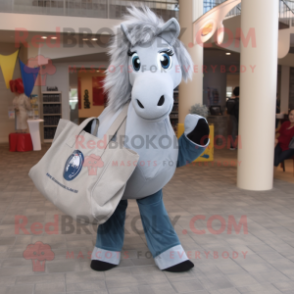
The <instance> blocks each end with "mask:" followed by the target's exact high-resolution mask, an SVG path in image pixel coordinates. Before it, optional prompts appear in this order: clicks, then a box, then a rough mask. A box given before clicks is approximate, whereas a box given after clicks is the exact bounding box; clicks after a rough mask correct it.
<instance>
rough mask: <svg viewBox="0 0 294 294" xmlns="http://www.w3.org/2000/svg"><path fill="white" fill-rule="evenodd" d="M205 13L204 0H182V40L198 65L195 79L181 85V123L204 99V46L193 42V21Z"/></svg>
mask: <svg viewBox="0 0 294 294" xmlns="http://www.w3.org/2000/svg"><path fill="white" fill-rule="evenodd" d="M202 14H203V1H200V0H180V14H179V16H180V25H181V29H182V30H183V29H185V32H184V33H183V34H182V36H181V41H182V42H183V43H184V45H185V46H186V48H187V49H188V52H189V53H190V55H191V57H192V60H193V62H194V64H195V65H197V68H198V70H197V68H196V71H198V72H196V73H194V75H193V80H192V81H189V82H188V83H187V84H186V83H184V82H182V83H181V85H180V87H179V123H180V124H182V123H184V121H185V117H186V115H187V114H188V113H189V109H190V107H191V106H192V105H193V104H196V103H200V104H202V100H203V73H202V66H203V47H201V46H200V45H198V44H197V45H194V46H192V47H190V46H189V45H191V44H193V22H194V21H195V20H196V19H197V18H199V17H200V16H201V15H202Z"/></svg>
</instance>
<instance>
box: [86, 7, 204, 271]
mask: <svg viewBox="0 0 294 294" xmlns="http://www.w3.org/2000/svg"><path fill="white" fill-rule="evenodd" d="M128 11H129V15H128V16H127V17H126V20H125V22H123V23H122V24H121V26H120V27H119V28H118V33H117V34H116V35H115V36H114V38H113V41H112V44H111V47H110V60H111V62H110V64H111V67H112V68H111V70H108V71H107V73H106V79H105V84H104V88H105V90H106V91H107V92H108V106H107V107H106V108H105V110H104V112H103V113H102V114H101V115H100V116H99V121H100V125H99V129H98V133H94V132H95V131H94V130H95V129H96V130H97V128H96V125H95V124H96V122H93V124H92V134H94V135H97V136H98V137H100V138H102V137H103V136H104V135H105V134H106V132H107V130H108V129H109V128H110V126H111V124H112V123H113V122H114V120H115V119H116V118H117V117H118V115H119V114H120V112H121V111H122V109H123V108H124V107H125V106H126V105H127V107H128V111H127V119H126V125H125V141H124V144H125V146H126V147H127V148H129V149H133V150H134V151H136V152H137V153H138V154H139V156H140V158H139V162H138V164H137V166H136V169H135V170H134V172H133V174H132V176H131V178H130V179H129V180H128V182H127V185H126V189H125V192H124V195H123V198H122V200H121V201H120V203H119V205H118V206H117V208H116V210H115V211H114V213H113V214H112V216H111V217H110V218H109V219H108V220H107V221H106V222H105V223H104V224H101V225H99V227H98V232H97V241H96V245H95V248H94V250H93V252H92V258H91V259H92V261H91V268H92V269H94V270H97V271H105V270H109V269H111V268H113V267H115V266H117V265H118V264H119V262H120V257H121V250H122V246H123V241H124V222H125V216H126V209H127V205H128V203H127V201H128V199H136V201H137V204H138V206H139V210H140V215H141V219H142V223H143V228H144V232H145V235H146V240H147V245H148V248H149V250H150V252H151V254H152V256H153V258H154V260H155V263H156V265H157V266H158V268H159V269H160V270H166V271H170V272H183V271H187V270H190V269H191V268H192V267H193V266H194V265H193V263H192V262H191V261H190V260H189V259H188V257H187V255H186V254H185V251H184V249H183V247H182V246H181V244H180V241H179V238H178V236H177V234H176V233H175V231H174V228H173V226H172V224H171V222H170V220H169V217H168V214H167V211H166V209H165V207H164V204H163V200H162V188H163V187H164V186H165V185H166V184H167V183H168V182H169V181H170V179H171V178H172V176H173V174H174V172H175V169H176V167H180V166H183V165H186V164H187V163H190V162H192V161H194V160H195V159H196V158H197V157H199V156H200V155H201V154H202V153H203V152H204V150H205V148H206V147H207V146H208V144H209V139H208V136H209V127H208V123H207V121H206V119H205V118H203V117H201V116H199V115H196V114H188V115H187V117H186V119H185V132H184V134H183V135H182V136H181V138H180V139H179V140H177V139H176V137H175V134H174V131H173V128H172V126H171V123H170V120H169V114H170V112H171V110H172V108H173V103H174V100H173V90H174V89H175V88H176V87H177V86H178V85H179V84H180V82H181V81H182V79H184V80H186V81H187V80H188V79H189V78H191V77H192V74H193V62H192V60H191V57H190V55H189V54H188V52H187V50H186V49H185V47H184V45H183V44H182V43H181V42H180V41H179V40H178V36H179V33H180V26H179V24H178V22H177V20H176V19H174V18H172V19H170V20H169V21H167V22H166V23H164V22H163V21H162V20H161V19H159V18H158V17H157V16H156V15H155V14H154V13H153V12H152V11H151V10H149V9H148V8H146V7H143V8H142V9H137V8H135V7H132V8H130V9H128ZM113 68H115V69H116V70H113ZM109 69H110V67H109ZM122 160H123V159H122Z"/></svg>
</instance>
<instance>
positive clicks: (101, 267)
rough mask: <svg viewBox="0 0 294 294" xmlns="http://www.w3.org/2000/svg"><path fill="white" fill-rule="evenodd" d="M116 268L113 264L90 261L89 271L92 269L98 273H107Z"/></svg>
mask: <svg viewBox="0 0 294 294" xmlns="http://www.w3.org/2000/svg"><path fill="white" fill-rule="evenodd" d="M116 266H117V265H115V264H111V263H108V262H103V261H100V260H92V261H91V269H93V270H94V271H98V272H104V271H108V270H110V269H112V268H114V267H116Z"/></svg>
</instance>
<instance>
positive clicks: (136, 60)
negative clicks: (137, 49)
mask: <svg viewBox="0 0 294 294" xmlns="http://www.w3.org/2000/svg"><path fill="white" fill-rule="evenodd" d="M132 64H133V68H134V70H135V71H139V70H140V68H141V61H140V58H139V56H138V54H136V53H135V54H134V55H133V57H132Z"/></svg>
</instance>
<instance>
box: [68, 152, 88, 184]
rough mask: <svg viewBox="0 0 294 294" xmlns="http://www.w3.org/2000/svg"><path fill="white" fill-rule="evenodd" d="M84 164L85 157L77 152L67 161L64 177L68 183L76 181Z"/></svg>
mask: <svg viewBox="0 0 294 294" xmlns="http://www.w3.org/2000/svg"><path fill="white" fill-rule="evenodd" d="M83 163H84V155H83V153H82V152H81V151H79V150H75V151H74V152H73V153H72V154H71V156H70V157H69V158H68V160H67V161H66V164H65V167H64V172H63V177H64V178H65V179H66V180H67V181H72V180H73V179H75V178H76V177H77V176H78V175H79V173H80V172H81V170H82V167H83Z"/></svg>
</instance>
